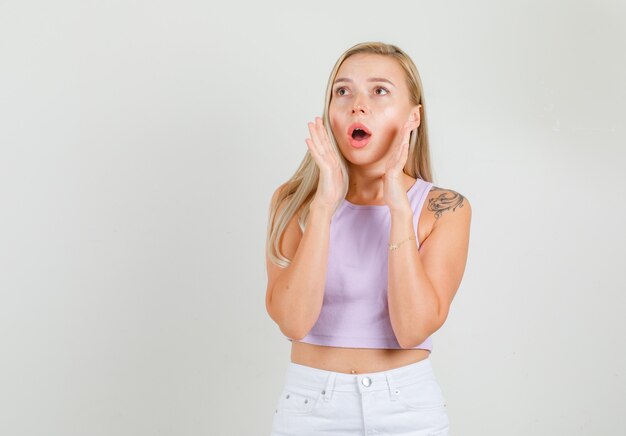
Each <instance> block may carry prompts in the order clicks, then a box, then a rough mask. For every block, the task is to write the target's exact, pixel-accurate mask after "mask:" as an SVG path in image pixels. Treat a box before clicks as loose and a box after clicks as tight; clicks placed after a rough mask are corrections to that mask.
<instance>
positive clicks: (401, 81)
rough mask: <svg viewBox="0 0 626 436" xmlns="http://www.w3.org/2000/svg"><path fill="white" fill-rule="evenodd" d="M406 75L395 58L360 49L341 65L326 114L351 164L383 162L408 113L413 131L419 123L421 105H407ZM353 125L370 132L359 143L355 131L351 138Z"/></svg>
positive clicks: (398, 136)
mask: <svg viewBox="0 0 626 436" xmlns="http://www.w3.org/2000/svg"><path fill="white" fill-rule="evenodd" d="M405 77H406V76H405V74H404V70H403V69H402V67H400V65H399V64H398V62H397V61H396V60H395V59H393V58H391V57H389V56H384V55H376V54H363V53H359V54H356V55H352V56H350V57H349V58H347V59H346V60H345V61H344V62H343V63H342V64H341V66H340V67H339V71H338V72H337V76H336V78H335V82H334V83H333V88H332V96H331V100H330V106H329V110H328V115H329V118H330V125H331V128H332V131H333V134H334V135H335V139H336V140H337V145H338V146H339V149H340V150H341V153H342V154H343V155H344V156H345V157H346V159H347V160H348V161H349V162H352V163H354V164H358V165H364V164H371V163H375V162H377V161H381V162H384V161H385V160H386V156H388V155H389V152H390V150H391V145H392V144H393V145H395V144H396V142H397V141H399V140H401V139H402V138H400V134H401V129H402V126H403V125H404V123H405V122H406V121H407V120H408V119H409V116H411V120H412V124H411V129H415V128H416V127H417V126H418V125H419V109H418V108H419V106H420V105H417V106H412V105H411V102H410V100H409V91H408V88H407V86H406V78H405ZM354 123H361V124H363V125H364V127H365V128H366V129H367V130H369V133H370V134H371V135H370V136H369V137H367V139H365V140H361V141H359V139H360V137H359V136H358V135H357V137H356V138H353V136H352V135H351V133H352V132H351V131H352V128H353V127H354ZM351 127H352V128H351ZM358 133H359V132H357V134H358Z"/></svg>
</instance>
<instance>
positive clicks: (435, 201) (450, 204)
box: [428, 186, 465, 219]
mask: <svg viewBox="0 0 626 436" xmlns="http://www.w3.org/2000/svg"><path fill="white" fill-rule="evenodd" d="M431 191H441V192H442V193H441V194H439V195H438V196H437V197H435V198H430V199H428V210H430V211H433V212H435V219H439V217H440V216H441V214H442V213H443V212H444V211H446V210H450V209H452V211H453V212H454V211H455V210H456V208H457V207H463V200H464V199H465V197H463V196H462V195H461V194H459V193H458V192H456V191H453V190H452V189H442V188H439V187H437V186H433V187H432V188H431Z"/></svg>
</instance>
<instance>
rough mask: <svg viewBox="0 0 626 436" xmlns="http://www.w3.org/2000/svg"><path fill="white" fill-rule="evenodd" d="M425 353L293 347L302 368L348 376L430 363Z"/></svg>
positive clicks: (300, 344) (293, 356) (293, 357)
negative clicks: (423, 362)
mask: <svg viewBox="0 0 626 436" xmlns="http://www.w3.org/2000/svg"><path fill="white" fill-rule="evenodd" d="M429 355H430V351H428V350H423V349H406V348H398V349H383V348H381V349H377V348H343V347H329V346H325V345H324V346H322V345H314V344H308V343H306V342H296V341H293V342H292V343H291V361H292V362H293V363H298V364H300V365H306V366H311V367H313V368H319V369H324V370H326V371H335V372H342V373H346V374H362V373H366V372H379V371H386V370H389V369H393V368H398V367H400V366H404V365H409V364H411V363H415V362H419V361H420V360H423V359H426V358H427V357H428V356H429Z"/></svg>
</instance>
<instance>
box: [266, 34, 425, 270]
mask: <svg viewBox="0 0 626 436" xmlns="http://www.w3.org/2000/svg"><path fill="white" fill-rule="evenodd" d="M358 53H368V54H378V55H385V56H390V57H392V58H394V59H396V60H397V61H398V63H399V64H400V66H401V67H402V69H403V70H404V72H405V73H406V83H407V87H408V89H409V98H410V99H411V104H412V105H414V106H415V105H418V104H421V105H422V107H421V113H420V125H419V126H418V127H417V134H415V131H412V132H411V136H410V139H409V153H408V158H407V163H406V165H405V167H404V172H405V173H406V174H408V175H410V176H411V177H413V178H421V179H423V180H425V181H428V182H432V176H431V168H430V152H429V148H428V123H427V120H426V106H425V102H424V93H423V90H422V81H421V79H420V76H419V73H418V71H417V68H416V66H415V64H414V63H413V61H412V60H411V58H410V57H409V56H408V55H407V54H406V53H405V52H404V51H402V50H401V49H400V48H398V47H397V46H395V45H392V44H385V43H383V42H363V43H360V44H357V45H355V46H353V47H350V48H349V49H348V50H346V51H345V52H344V53H343V54H342V55H341V56H340V57H339V60H337V62H336V63H335V66H334V67H333V70H332V71H331V73H330V77H329V79H328V84H327V86H326V98H325V101H324V113H323V116H322V119H323V121H324V126H325V128H326V130H327V132H328V136H329V138H330V143H331V147H332V148H333V150H334V151H335V153H336V154H337V157H338V158H339V165H340V166H341V171H342V173H343V180H344V191H343V195H342V198H345V196H346V194H347V193H348V170H347V162H346V159H345V158H344V157H343V155H342V154H341V152H340V151H339V147H338V146H337V142H336V140H335V138H334V136H333V133H332V129H331V128H330V120H329V118H328V108H329V106H330V100H331V98H332V88H333V82H334V81H335V77H336V75H337V72H338V71H339V67H340V66H341V64H342V63H343V61H345V60H346V59H347V58H348V57H350V56H352V55H355V54H358ZM318 179H319V168H318V166H317V164H316V163H315V160H314V159H313V157H312V156H311V153H309V151H308V150H307V151H306V154H305V156H304V159H303V160H302V162H301V163H300V166H299V167H298V169H297V170H296V172H295V173H294V175H293V176H292V177H291V178H290V179H289V180H287V181H286V182H285V183H283V184H282V185H281V186H280V189H279V190H278V194H277V198H276V201H275V202H272V204H271V205H270V209H269V220H268V225H267V239H266V249H267V255H268V257H269V259H270V260H271V262H272V263H274V264H276V265H279V266H281V267H283V268H285V267H287V266H289V264H290V263H291V260H290V259H288V258H286V257H285V256H284V255H283V254H282V253H281V252H280V244H279V242H280V240H281V238H282V236H283V233H284V232H285V228H286V227H287V225H288V224H289V222H290V221H291V219H292V218H293V215H294V214H295V213H296V212H297V211H298V210H300V209H301V213H300V214H299V217H298V225H299V226H300V230H301V231H302V232H304V229H305V226H306V223H307V219H308V216H309V206H310V204H311V201H312V200H313V198H314V196H315V192H316V191H317V184H318ZM340 204H341V200H340V201H339V202H338V203H337V204H336V205H335V211H336V210H337V206H339V205H340ZM279 205H280V210H279ZM283 206H284V207H283Z"/></svg>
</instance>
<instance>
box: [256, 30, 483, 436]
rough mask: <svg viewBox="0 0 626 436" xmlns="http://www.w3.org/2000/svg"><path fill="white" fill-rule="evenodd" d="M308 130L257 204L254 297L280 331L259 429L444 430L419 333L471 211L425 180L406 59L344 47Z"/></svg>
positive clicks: (435, 308)
mask: <svg viewBox="0 0 626 436" xmlns="http://www.w3.org/2000/svg"><path fill="white" fill-rule="evenodd" d="M309 132H310V137H309V138H307V139H306V141H305V142H306V144H307V146H308V153H307V154H306V156H305V157H304V160H303V162H302V163H301V165H300V167H299V168H298V170H297V171H296V173H295V174H294V176H293V177H292V178H291V179H290V180H288V181H287V182H286V183H284V184H282V185H281V186H280V187H279V188H278V189H277V190H276V191H275V192H274V195H273V196H272V200H271V206H270V210H269V222H268V236H267V246H266V249H267V250H266V251H267V253H266V255H267V271H268V286H267V294H266V307H267V311H268V313H269V315H270V317H271V318H272V319H273V320H274V321H275V322H276V323H277V324H278V326H279V327H280V330H281V332H282V333H283V334H284V335H285V336H286V338H287V339H288V340H290V341H291V342H292V348H291V362H290V363H289V366H288V369H287V374H286V377H285V384H284V386H283V389H282V392H281V394H280V397H279V399H278V401H277V404H276V407H275V410H274V415H273V423H272V435H273V436H279V435H280V436H283V435H284V436H299V435H322V434H324V435H351V434H354V435H365V434H367V435H370V434H377V435H383V434H385V435H400V434H402V435H406V436H408V435H448V434H449V427H450V424H449V420H448V415H447V410H446V404H445V400H444V395H443V392H442V390H441V388H440V386H439V383H438V381H437V378H436V377H435V373H434V371H433V368H432V366H431V363H430V359H429V356H430V352H431V351H432V341H431V338H430V336H431V335H432V334H433V333H434V332H436V331H437V330H438V329H439V328H441V326H442V325H443V323H444V322H445V320H446V318H447V315H448V311H449V308H450V304H451V302H452V299H453V298H454V295H455V294H456V291H457V289H458V288H459V285H460V283H461V278H462V276H463V272H464V270H465V264H466V259H467V252H468V246H469V228H470V220H471V208H470V204H469V202H468V201H467V199H466V198H465V197H463V196H462V195H461V194H459V193H458V192H455V191H453V190H451V189H444V188H440V187H437V186H434V185H433V183H432V182H431V169H430V157H429V148H428V136H427V126H426V112H425V108H424V95H423V92H422V85H421V80H420V77H419V74H418V72H417V68H416V67H415V65H414V63H413V62H412V60H411V59H410V58H409V56H408V55H407V54H405V53H404V52H403V51H402V50H401V49H399V48H398V47H396V46H394V45H389V44H384V43H378V42H374V43H372V42H370V43H362V44H358V45H356V46H354V47H352V48H350V49H348V50H347V51H346V52H345V53H343V55H342V56H341V57H340V58H339V60H338V61H337V63H336V64H335V67H334V68H333V70H332V72H331V74H330V80H329V82H328V87H327V91H326V100H325V107H324V113H323V116H322V118H321V119H320V118H316V119H315V122H311V123H309Z"/></svg>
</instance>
